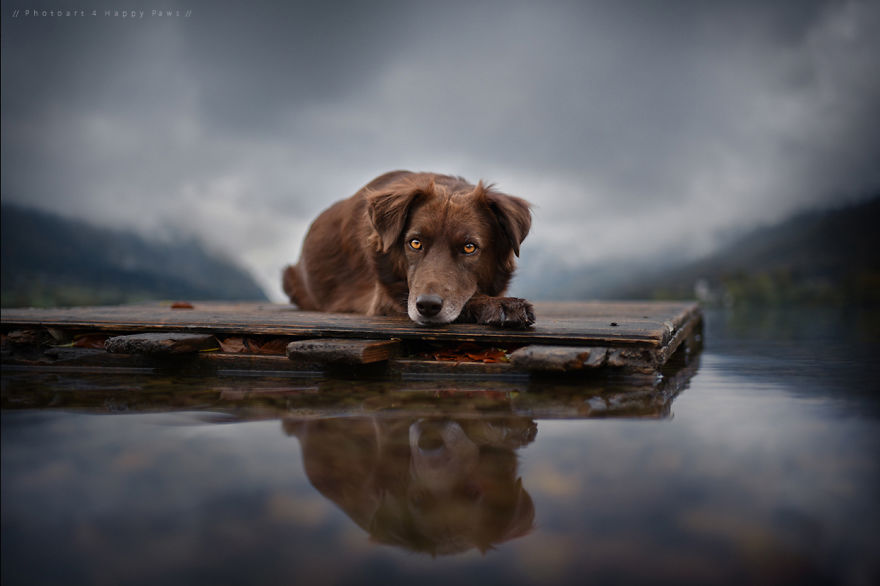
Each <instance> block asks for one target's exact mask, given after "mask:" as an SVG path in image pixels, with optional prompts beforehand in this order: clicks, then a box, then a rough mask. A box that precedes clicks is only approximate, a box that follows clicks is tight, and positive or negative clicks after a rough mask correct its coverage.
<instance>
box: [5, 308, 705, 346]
mask: <svg viewBox="0 0 880 586" xmlns="http://www.w3.org/2000/svg"><path fill="white" fill-rule="evenodd" d="M192 305H193V309H172V307H171V305H170V304H158V303H154V304H143V305H128V306H113V307H78V308H69V309H65V308H58V309H4V310H3V315H2V324H3V326H4V327H5V328H7V329H8V328H14V327H29V326H43V327H49V328H75V329H82V330H95V331H106V332H111V333H112V332H125V333H136V332H142V331H152V332H160V331H175V332H188V333H208V334H246V335H274V336H296V337H300V338H302V337H325V338H386V339H390V338H399V339H416V340H439V341H468V342H477V343H488V344H492V343H496V344H497V343H504V344H515V345H527V344H556V345H559V344H564V345H575V346H603V347H627V346H632V347H642V348H651V349H659V348H662V347H664V346H666V345H668V344H669V342H670V341H671V340H672V339H673V337H674V336H675V335H676V333H677V332H678V331H679V330H681V329H682V327H683V326H685V325H686V324H687V323H688V322H689V321H691V320H693V319H694V318H695V316H698V314H699V308H698V306H697V305H696V304H695V303H690V302H598V301H593V302H562V303H553V302H538V303H535V313H536V316H537V321H536V323H535V326H534V327H532V328H529V329H526V330H510V329H499V328H491V327H487V326H482V325H475V324H449V325H446V326H442V327H422V326H418V325H416V324H414V323H413V322H412V321H410V320H409V319H408V318H407V317H405V316H401V317H368V316H364V315H355V314H331V313H319V312H310V311H300V310H298V309H297V308H295V307H293V306H289V305H280V304H259V303H241V304H230V303H217V302H206V303H198V302H194V303H193V304H192Z"/></svg>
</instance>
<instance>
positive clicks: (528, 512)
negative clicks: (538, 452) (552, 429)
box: [284, 416, 537, 555]
mask: <svg viewBox="0 0 880 586" xmlns="http://www.w3.org/2000/svg"><path fill="white" fill-rule="evenodd" d="M284 429H285V431H286V432H287V433H288V434H290V435H295V436H296V437H297V438H298V439H299V441H300V445H301V447H302V453H303V465H304V467H305V472H306V474H307V475H308V478H309V480H310V482H311V483H312V485H313V486H314V487H315V488H316V489H318V491H319V492H320V493H321V494H323V495H324V496H325V497H327V498H328V499H330V500H331V501H333V502H334V503H336V504H337V505H338V506H339V507H340V508H341V509H342V510H343V511H345V513H346V514H347V515H348V516H349V517H351V519H352V520H354V522H355V523H357V524H358V525H359V526H360V527H361V528H363V529H364V530H365V531H366V532H367V533H369V535H370V538H371V539H372V540H374V541H376V542H379V543H384V544H390V545H396V546H400V547H403V548H405V549H408V550H412V551H418V552H425V553H429V554H431V555H446V554H455V553H461V552H464V551H467V550H470V549H471V548H477V549H478V550H480V551H481V552H485V551H486V550H488V549H491V548H492V546H494V545H496V544H499V543H502V542H505V541H508V540H510V539H513V538H516V537H520V536H523V535H525V534H527V533H528V532H529V531H530V530H531V529H532V528H533V526H534V518H535V508H534V505H533V503H532V499H531V497H530V496H529V493H528V492H527V491H526V490H525V488H523V485H522V479H521V478H520V477H519V475H518V468H519V464H518V460H517V456H516V453H515V450H516V449H518V448H521V447H523V446H525V445H527V444H529V443H531V442H532V441H534V439H535V435H536V434H537V424H536V423H535V422H534V421H533V420H532V419H530V418H526V417H515V416H505V417H495V418H485V417H482V418H473V419H471V418H460V419H451V418H415V417H412V416H395V417H387V416H385V417H378V416H375V417H336V418H323V419H312V420H306V419H296V418H286V419H285V420H284Z"/></svg>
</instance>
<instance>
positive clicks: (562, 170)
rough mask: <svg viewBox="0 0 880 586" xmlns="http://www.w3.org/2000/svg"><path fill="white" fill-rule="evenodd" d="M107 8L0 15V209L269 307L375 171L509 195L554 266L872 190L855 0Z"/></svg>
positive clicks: (873, 57) (869, 14)
mask: <svg viewBox="0 0 880 586" xmlns="http://www.w3.org/2000/svg"><path fill="white" fill-rule="evenodd" d="M118 4H120V6H114V5H113V3H104V2H95V1H93V0H85V1H84V2H73V3H55V2H52V1H50V0H46V1H40V2H34V1H33V0H21V1H17V0H10V1H5V0H4V2H3V4H2V10H3V13H2V169H0V171H2V173H0V178H2V179H0V183H2V198H3V201H4V202H7V201H15V202H19V203H25V204H28V205H31V206H35V207H39V208H42V209H48V210H52V211H56V212H58V213H61V214H64V215H67V216H72V217H77V218H86V219H89V220H91V221H93V222H95V223H100V224H107V225H112V226H116V227H121V228H124V229H131V230H135V231H138V232H140V233H144V234H147V235H153V236H156V237H160V238H169V237H175V236H178V235H181V234H194V235H196V236H197V237H198V238H200V239H201V240H203V241H204V242H206V243H207V244H208V245H209V246H211V247H213V248H215V249H217V250H220V251H223V252H226V253H228V254H230V255H232V256H233V257H235V258H237V259H238V260H239V261H240V262H241V263H242V264H243V265H245V266H247V267H248V268H249V269H250V270H251V271H252V272H253V273H254V274H255V276H256V277H257V278H258V280H259V281H260V283H261V284H262V285H263V286H264V287H265V288H266V289H267V292H268V293H269V294H270V295H272V297H273V298H274V299H278V300H280V299H281V293H280V287H279V286H278V275H279V272H280V270H281V267H282V266H283V265H284V264H285V263H286V262H290V261H293V260H295V259H296V257H297V255H298V252H299V247H300V241H301V239H302V237H303V235H304V232H305V230H306V228H307V226H308V224H309V222H310V221H311V219H312V218H313V217H314V216H315V215H316V214H317V213H318V212H319V211H320V210H322V209H323V208H325V207H327V205H328V204H330V203H332V202H333V201H334V200H336V199H339V198H342V197H346V196H348V195H350V194H352V193H354V191H356V190H357V189H358V188H359V187H360V186H361V185H363V184H364V183H366V182H368V181H369V180H370V179H372V178H373V177H375V176H376V175H379V174H381V173H383V172H385V171H388V170H391V169H397V168H406V169H411V170H427V171H439V172H446V173H453V174H457V175H462V176H464V177H466V178H468V179H471V180H473V181H476V180H477V179H485V180H487V181H491V182H495V183H496V184H497V186H498V188H499V189H501V190H504V191H507V192H509V193H513V194H516V195H519V196H522V197H525V198H526V199H528V200H530V201H531V202H533V203H534V204H535V206H536V208H535V223H534V226H533V232H532V235H531V236H530V237H529V240H528V241H527V242H526V245H525V246H526V247H529V246H532V247H534V249H536V250H541V251H542V252H543V254H549V255H551V256H552V257H554V258H556V259H560V260H563V261H565V262H568V263H572V264H574V263H593V262H598V261H601V260H607V259H615V258H621V259H632V258H638V257H640V256H645V255H657V254H674V255H681V256H683V257H684V256H692V255H697V254H700V253H702V252H705V251H707V250H708V249H709V248H710V247H711V246H712V245H713V244H714V243H715V242H717V239H718V236H719V234H725V233H730V232H731V231H736V230H741V229H743V228H746V227H749V226H753V225H756V224H761V223H767V222H773V221H777V220H780V219H782V218H784V217H786V216H788V215H790V214H791V213H793V212H795V211H798V210H801V209H805V208H813V207H821V206H828V205H836V204H838V203H843V202H846V201H850V200H854V199H858V198H861V197H864V196H865V195H866V194H868V193H871V192H874V193H876V192H877V190H878V189H880V164H878V161H880V131H878V128H880V124H878V120H880V35H877V34H876V31H877V30H880V4H878V3H876V2H867V1H865V2H858V1H836V2H813V1H808V0H797V1H791V2H764V1H755V2H748V1H739V2H702V1H693V2H677V1H668V2H654V1H647V0H646V1H640V2H636V1H633V2H620V1H608V2H587V1H581V2H577V1H572V2H549V1H548V2H485V1H479V0H475V1H469V2H457V1H444V2H436V1H429V2H414V1H410V2H403V1H401V2H385V1H381V0H373V1H369V2H368V1H362V2H320V1H316V2H278V3H259V2H238V3H235V2H200V1H192V2H187V1H186V0H183V1H182V2H176V3H175V2H168V1H167V0H161V1H159V0H147V1H146V2H141V3H135V4H137V5H138V8H137V10H138V11H141V10H142V11H143V17H142V18H141V15H140V14H139V13H138V14H136V17H135V18H123V14H122V10H123V8H125V9H130V7H131V4H132V3H131V2H124V3H118ZM122 4H125V5H127V6H122ZM68 5H69V6H70V10H76V11H84V13H76V12H73V13H71V14H69V15H68V14H67V13H66V12H62V14H61V15H54V16H52V15H51V14H50V13H48V12H47V14H46V15H45V16H44V15H43V11H50V10H52V9H53V8H56V7H58V6H61V7H63V9H64V10H67V8H66V7H67V6H68ZM169 5H172V6H174V7H175V9H179V10H180V13H179V15H177V14H172V15H165V16H154V15H153V11H156V10H165V9H167V8H168V6H169ZM108 6H110V10H111V13H110V14H109V15H107V14H106V13H105V10H107V9H108V8H107V7H108ZM35 9H36V10H38V15H36V16H34V15H33V11H34V10H35ZM92 11H96V14H93V12H92ZM117 11H119V12H118V15H117Z"/></svg>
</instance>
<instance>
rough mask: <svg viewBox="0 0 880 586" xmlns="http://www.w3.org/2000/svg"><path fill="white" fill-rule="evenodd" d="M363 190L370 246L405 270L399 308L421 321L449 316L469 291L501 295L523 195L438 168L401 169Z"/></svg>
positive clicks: (518, 234)
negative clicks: (370, 230) (410, 171)
mask: <svg viewBox="0 0 880 586" xmlns="http://www.w3.org/2000/svg"><path fill="white" fill-rule="evenodd" d="M366 197H367V209H368V213H369V216H370V220H371V222H372V225H373V228H374V230H375V233H374V235H373V243H374V246H375V247H376V250H377V252H378V253H379V254H380V255H381V256H383V257H384V258H385V260H387V261H389V262H390V267H391V270H393V272H394V273H395V274H396V276H397V277H398V278H400V277H401V276H405V278H406V284H407V288H408V291H409V292H408V298H407V302H406V306H407V313H408V314H409V317H410V318H411V319H412V320H413V321H415V322H416V323H419V324H422V325H428V324H445V323H449V322H452V321H454V320H455V319H456V318H457V317H458V316H459V314H460V313H461V311H462V308H464V305H465V303H467V301H468V300H469V299H470V298H471V297H472V296H473V295H474V294H476V293H482V294H485V295H491V296H496V295H501V294H502V293H503V292H504V290H505V289H506V288H507V284H508V282H509V281H510V277H511V275H512V274H513V271H514V268H515V266H516V265H515V260H514V256H519V247H520V244H521V243H522V241H523V239H524V238H525V237H526V235H527V234H528V232H529V228H530V227H531V222H532V216H531V212H530V209H529V204H528V202H526V201H525V200H523V199H520V198H518V197H513V196H510V195H506V194H503V193H500V192H498V191H495V190H494V189H493V188H492V186H491V185H483V183H482V182H480V183H478V184H477V185H476V186H474V185H471V184H470V183H467V182H466V181H464V180H463V179H460V178H455V177H449V176H446V175H434V174H428V173H421V174H413V175H409V176H406V177H404V178H402V179H398V180H397V181H394V182H392V183H391V184H388V185H385V186H382V187H381V188H378V189H372V190H369V191H368V192H367V194H366ZM380 277H381V275H380Z"/></svg>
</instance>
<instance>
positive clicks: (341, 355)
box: [287, 339, 400, 364]
mask: <svg viewBox="0 0 880 586" xmlns="http://www.w3.org/2000/svg"><path fill="white" fill-rule="evenodd" d="M399 346H400V343H399V342H397V341H396V340H350V339H320V340H297V341H296V342H291V343H290V344H288V345H287V357H288V358H289V359H291V360H299V361H302V362H311V363H317V364H372V363H374V362H382V361H385V360H388V359H389V358H391V357H392V356H393V355H394V354H395V353H396V351H397V349H398V347H399Z"/></svg>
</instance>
